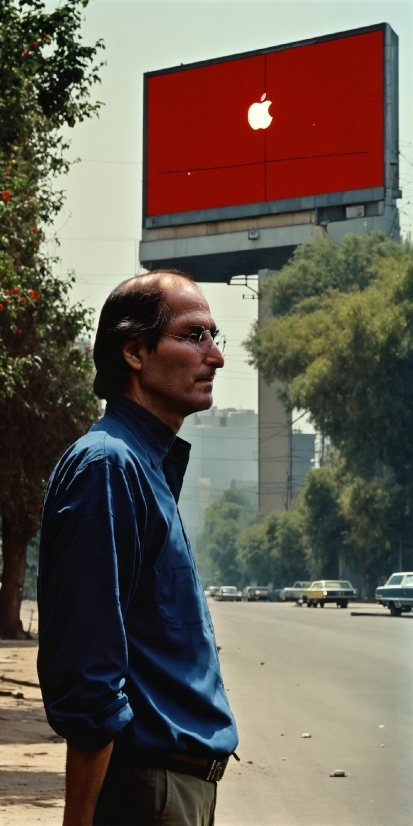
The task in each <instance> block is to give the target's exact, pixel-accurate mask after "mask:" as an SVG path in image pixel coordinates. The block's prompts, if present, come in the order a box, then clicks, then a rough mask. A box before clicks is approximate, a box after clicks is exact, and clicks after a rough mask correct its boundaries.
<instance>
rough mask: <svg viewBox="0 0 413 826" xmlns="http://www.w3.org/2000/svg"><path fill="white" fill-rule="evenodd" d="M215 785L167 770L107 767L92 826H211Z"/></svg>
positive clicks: (122, 764) (122, 765)
mask: <svg viewBox="0 0 413 826" xmlns="http://www.w3.org/2000/svg"><path fill="white" fill-rule="evenodd" d="M216 785H217V784H216V783H211V782H209V781H207V780H200V779H199V778H198V777H193V776H192V775H190V774H180V773H178V772H172V771H169V770H167V769H158V768H151V767H142V766H130V765H126V763H125V762H124V761H122V763H120V764H117V765H113V764H112V766H111V765H110V764H109V769H108V773H107V775H106V778H105V782H104V784H103V787H102V791H101V793H100V796H99V800H98V804H97V807H96V812H95V818H94V821H93V823H94V825H95V826H213V824H214V812H215V802H216Z"/></svg>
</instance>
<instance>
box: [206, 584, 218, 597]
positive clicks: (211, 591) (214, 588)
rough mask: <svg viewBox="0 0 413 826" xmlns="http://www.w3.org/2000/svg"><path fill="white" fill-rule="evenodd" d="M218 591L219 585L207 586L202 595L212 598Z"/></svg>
mask: <svg viewBox="0 0 413 826" xmlns="http://www.w3.org/2000/svg"><path fill="white" fill-rule="evenodd" d="M218 591H219V585H208V588H206V589H205V591H204V594H205V596H206V597H214V596H215V594H217V593H218Z"/></svg>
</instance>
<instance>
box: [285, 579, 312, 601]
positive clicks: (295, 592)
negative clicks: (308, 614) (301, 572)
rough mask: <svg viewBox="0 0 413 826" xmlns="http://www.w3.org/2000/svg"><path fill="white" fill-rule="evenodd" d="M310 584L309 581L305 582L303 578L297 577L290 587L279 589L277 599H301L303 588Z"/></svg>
mask: <svg viewBox="0 0 413 826" xmlns="http://www.w3.org/2000/svg"><path fill="white" fill-rule="evenodd" d="M310 584H311V583H310V582H308V581H307V582H306V581H305V580H302V579H297V581H296V582H294V585H293V586H292V588H282V589H281V591H280V596H279V599H280V600H281V601H282V602H287V600H292V601H293V602H298V600H299V599H301V596H302V593H303V590H304V588H308V586H309V585H310Z"/></svg>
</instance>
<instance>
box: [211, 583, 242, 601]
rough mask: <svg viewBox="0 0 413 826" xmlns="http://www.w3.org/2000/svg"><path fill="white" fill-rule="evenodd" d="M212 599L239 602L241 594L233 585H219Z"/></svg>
mask: <svg viewBox="0 0 413 826" xmlns="http://www.w3.org/2000/svg"><path fill="white" fill-rule="evenodd" d="M214 599H216V600H218V602H239V600H240V599H241V594H240V592H239V591H238V588H236V587H235V585H221V587H220V588H218V592H217V593H216V594H215V596H214Z"/></svg>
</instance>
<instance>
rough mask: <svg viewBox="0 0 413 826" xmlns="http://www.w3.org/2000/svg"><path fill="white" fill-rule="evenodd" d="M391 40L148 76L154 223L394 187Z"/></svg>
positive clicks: (378, 37) (276, 53) (336, 41)
mask: <svg viewBox="0 0 413 826" xmlns="http://www.w3.org/2000/svg"><path fill="white" fill-rule="evenodd" d="M384 35H385V26H384V24H383V25H380V26H377V27H370V28H369V29H367V30H360V31H357V32H347V33H342V34H338V35H333V36H331V37H324V38H320V39H318V40H314V41H307V42H304V43H294V44H290V45H287V46H282V47H275V48H274V49H268V50H264V51H262V52H259V53H257V52H254V53H250V54H246V55H241V56H235V57H232V58H224V59H220V60H217V61H210V62H205V63H200V64H192V65H190V66H182V67H176V68H174V69H170V70H165V71H158V72H151V73H148V74H147V75H146V76H145V134H144V226H147V227H150V226H156V225H158V224H159V225H162V224H165V223H168V222H169V218H167V216H169V217H170V218H172V222H173V223H178V222H179V223H185V222H186V221H188V222H190V223H192V222H194V221H197V220H218V219H219V218H220V217H224V216H227V217H231V210H229V211H228V208H232V207H235V208H237V207H241V206H243V210H242V214H244V215H247V214H257V212H256V211H254V212H253V211H252V209H251V212H250V213H249V212H248V207H249V206H251V207H252V205H257V204H260V205H261V208H260V212H261V213H265V212H268V211H271V209H270V205H271V204H276V203H278V202H283V203H285V206H286V211H287V209H288V204H289V202H291V203H293V202H297V199H305V198H306V197H308V196H319V195H328V194H331V193H341V192H349V191H360V190H372V189H376V188H380V187H384V185H385V184H384V109H385V106H384V45H385V44H384ZM278 211H279V210H278ZM236 214H241V213H239V211H238V212H234V217H235V215H236ZM173 216H175V219H174V217H173ZM157 217H158V218H160V219H162V217H164V220H159V221H157V220H156V218H157Z"/></svg>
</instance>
